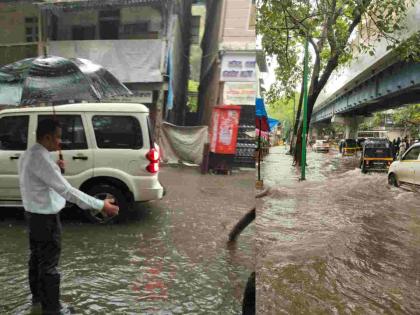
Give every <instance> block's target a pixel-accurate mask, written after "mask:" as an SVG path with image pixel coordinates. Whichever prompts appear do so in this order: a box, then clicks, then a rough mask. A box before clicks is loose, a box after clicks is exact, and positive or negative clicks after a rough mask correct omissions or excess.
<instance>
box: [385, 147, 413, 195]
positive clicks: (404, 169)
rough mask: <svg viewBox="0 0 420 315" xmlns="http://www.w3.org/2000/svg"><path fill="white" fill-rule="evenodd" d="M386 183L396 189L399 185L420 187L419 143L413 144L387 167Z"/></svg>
mask: <svg viewBox="0 0 420 315" xmlns="http://www.w3.org/2000/svg"><path fill="white" fill-rule="evenodd" d="M388 183H389V184H390V185H394V186H396V187H398V186H400V185H401V184H410V185H416V186H420V143H414V144H413V145H412V146H411V147H410V148H409V149H408V150H407V151H406V152H405V153H404V154H403V155H402V157H401V158H400V159H398V160H397V161H394V162H393V163H392V164H391V166H390V167H389V171H388Z"/></svg>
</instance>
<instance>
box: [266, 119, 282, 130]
mask: <svg viewBox="0 0 420 315" xmlns="http://www.w3.org/2000/svg"><path fill="white" fill-rule="evenodd" d="M267 120H268V126H269V127H270V131H273V130H274V129H275V128H276V127H277V125H280V124H281V122H280V120H277V119H274V118H270V117H268V119H267Z"/></svg>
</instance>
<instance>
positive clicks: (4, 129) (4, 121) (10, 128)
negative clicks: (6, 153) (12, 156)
mask: <svg viewBox="0 0 420 315" xmlns="http://www.w3.org/2000/svg"><path fill="white" fill-rule="evenodd" d="M28 124H29V116H10V117H3V118H1V119H0V150H10V151H12V150H26V147H27V146H28Z"/></svg>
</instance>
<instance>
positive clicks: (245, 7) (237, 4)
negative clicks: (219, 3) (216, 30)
mask: <svg viewBox="0 0 420 315" xmlns="http://www.w3.org/2000/svg"><path fill="white" fill-rule="evenodd" d="M253 6H254V7H255V5H254V4H253V3H252V1H251V0H228V1H226V6H225V12H224V23H223V27H222V34H221V42H222V44H221V45H222V46H225V45H226V43H241V44H242V45H243V44H244V43H247V44H250V45H251V46H252V47H255V22H254V21H251V18H252V12H253V11H252V9H253Z"/></svg>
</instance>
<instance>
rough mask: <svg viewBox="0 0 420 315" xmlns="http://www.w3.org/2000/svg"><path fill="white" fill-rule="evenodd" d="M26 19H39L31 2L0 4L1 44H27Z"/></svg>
mask: <svg viewBox="0 0 420 315" xmlns="http://www.w3.org/2000/svg"><path fill="white" fill-rule="evenodd" d="M25 17H38V10H37V7H36V6H35V5H32V4H31V3H30V1H14V2H13V3H0V30H1V31H0V43H1V44H8V43H25V42H26V37H25Z"/></svg>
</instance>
